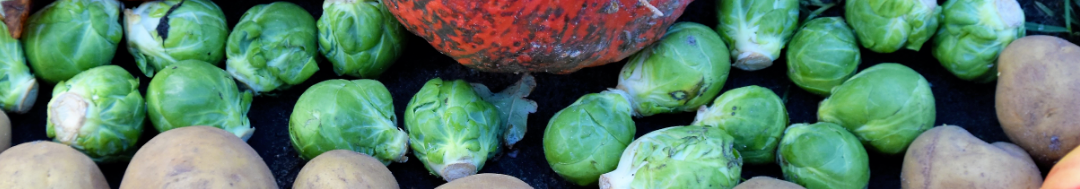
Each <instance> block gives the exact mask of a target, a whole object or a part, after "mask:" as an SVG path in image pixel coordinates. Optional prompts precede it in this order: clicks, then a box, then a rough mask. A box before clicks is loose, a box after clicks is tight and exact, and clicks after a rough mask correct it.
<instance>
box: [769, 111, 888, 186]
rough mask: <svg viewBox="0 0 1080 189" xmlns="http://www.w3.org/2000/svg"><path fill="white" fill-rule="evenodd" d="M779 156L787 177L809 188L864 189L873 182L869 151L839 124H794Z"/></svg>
mask: <svg viewBox="0 0 1080 189" xmlns="http://www.w3.org/2000/svg"><path fill="white" fill-rule="evenodd" d="M776 153H777V154H779V157H777V158H776V161H778V162H777V163H778V164H780V169H781V170H782V171H783V172H784V178H786V179H787V180H788V181H791V182H794V183H795V184H799V185H802V186H804V187H806V188H808V189H818V188H828V189H863V188H866V185H867V184H868V183H870V160H869V158H867V154H866V149H865V148H863V146H862V144H859V139H856V138H855V136H854V135H851V133H849V132H848V131H846V130H844V128H841V127H840V126H838V125H836V124H832V123H815V124H795V125H791V127H788V128H787V131H784V139H782V140H780V147H779V149H777V150H776Z"/></svg>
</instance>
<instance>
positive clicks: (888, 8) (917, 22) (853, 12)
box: [844, 0, 941, 53]
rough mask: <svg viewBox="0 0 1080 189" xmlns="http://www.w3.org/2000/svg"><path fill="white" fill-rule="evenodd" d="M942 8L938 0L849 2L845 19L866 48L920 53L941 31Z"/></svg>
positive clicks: (845, 8) (875, 50)
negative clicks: (939, 18) (939, 24)
mask: <svg viewBox="0 0 1080 189" xmlns="http://www.w3.org/2000/svg"><path fill="white" fill-rule="evenodd" d="M939 14H941V7H938V5H937V1H935V0H847V3H845V4H844V17H845V18H847V21H848V24H851V27H852V28H854V29H855V35H856V36H858V39H859V42H860V43H862V46H863V47H866V48H867V49H870V50H872V51H874V52H879V53H892V52H896V50H900V48H901V47H904V48H907V49H910V50H913V51H918V50H919V49H921V48H922V45H923V43H926V41H929V40H930V37H932V36H933V35H934V32H935V31H937V28H938V15H939Z"/></svg>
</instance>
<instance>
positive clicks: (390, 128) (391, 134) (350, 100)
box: [289, 79, 409, 165]
mask: <svg viewBox="0 0 1080 189" xmlns="http://www.w3.org/2000/svg"><path fill="white" fill-rule="evenodd" d="M289 138H290V139H291V140H292V144H293V147H295V148H296V151H297V152H299V153H300V157H303V158H304V159H312V158H315V157H316V156H319V154H322V153H323V152H327V151H331V150H337V149H346V150H352V151H356V152H360V153H364V154H370V155H371V156H372V157H375V158H376V159H378V160H379V161H381V162H382V163H383V164H385V165H389V164H390V162H391V161H394V162H398V163H403V162H405V161H407V160H408V157H405V152H407V151H408V149H409V146H408V145H409V136H408V135H407V134H405V131H402V130H401V129H398V127H397V116H396V115H394V103H393V99H392V98H390V91H388V90H386V86H383V84H382V83H379V81H375V80H367V79H364V80H352V81H347V80H343V79H334V80H326V81H323V82H319V83H317V84H315V85H312V86H311V88H308V89H307V91H304V94H302V95H300V99H299V100H297V101H296V106H295V107H294V108H293V111H292V116H290V117H289Z"/></svg>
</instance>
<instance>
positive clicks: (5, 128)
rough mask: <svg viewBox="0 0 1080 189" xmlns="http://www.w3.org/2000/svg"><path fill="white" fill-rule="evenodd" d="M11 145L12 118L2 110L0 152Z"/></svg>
mask: <svg viewBox="0 0 1080 189" xmlns="http://www.w3.org/2000/svg"><path fill="white" fill-rule="evenodd" d="M8 147H11V119H8V116H7V113H4V112H2V111H0V152H4V150H5V149H8Z"/></svg>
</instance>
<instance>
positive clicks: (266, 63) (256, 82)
mask: <svg viewBox="0 0 1080 189" xmlns="http://www.w3.org/2000/svg"><path fill="white" fill-rule="evenodd" d="M316 30H317V29H316V26H315V18H314V17H311V14H309V13H308V12H307V11H306V10H304V8H301V7H300V6H297V5H296V4H292V3H289V2H274V3H270V4H262V5H256V6H254V7H251V9H248V11H247V12H244V16H243V17H240V22H239V23H236V27H234V28H233V31H232V33H230V34H229V38H228V41H227V42H226V46H225V55H226V56H227V61H225V67H226V70H227V71H228V72H229V74H232V76H233V77H234V78H236V80H237V81H239V83H240V84H243V85H244V86H245V87H246V88H248V89H251V90H252V91H254V92H255V93H263V92H270V91H274V90H278V89H284V88H286V87H288V86H292V85H297V84H300V83H302V82H304V81H306V80H307V79H308V78H309V77H311V75H313V74H315V71H318V70H319V66H318V65H317V64H316V62H315V56H316V55H317V54H316V53H317V51H318V50H319V49H318V48H319V47H318V46H317V45H318V44H317V42H318V32H317V31H316Z"/></svg>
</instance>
